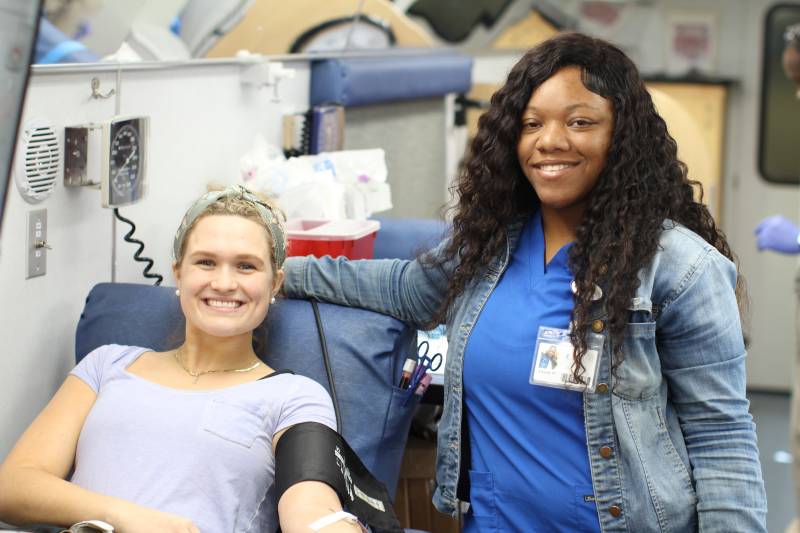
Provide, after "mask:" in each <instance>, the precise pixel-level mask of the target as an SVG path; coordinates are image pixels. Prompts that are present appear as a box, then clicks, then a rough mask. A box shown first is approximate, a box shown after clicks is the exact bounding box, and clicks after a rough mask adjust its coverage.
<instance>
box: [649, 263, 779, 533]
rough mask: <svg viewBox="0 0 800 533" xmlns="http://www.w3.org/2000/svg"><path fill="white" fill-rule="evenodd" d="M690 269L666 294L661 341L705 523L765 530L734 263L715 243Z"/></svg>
mask: <svg viewBox="0 0 800 533" xmlns="http://www.w3.org/2000/svg"><path fill="white" fill-rule="evenodd" d="M692 269H693V270H692V271H690V273H689V274H687V276H686V277H685V278H684V279H682V280H681V282H680V284H677V285H676V286H677V288H676V289H674V290H675V291H676V292H675V294H670V295H669V296H667V301H666V302H664V306H663V311H662V313H661V315H660V316H659V317H658V319H657V341H658V352H659V356H660V359H661V366H662V372H663V374H664V376H665V377H666V379H667V382H668V386H669V400H670V402H671V403H672V405H673V406H674V407H675V410H676V413H677V415H678V420H679V422H680V425H681V429H682V431H683V435H684V439H685V442H686V448H687V451H688V454H689V460H690V462H691V466H692V474H693V479H694V482H695V488H696V492H697V498H698V502H697V511H698V517H699V525H700V531H702V532H704V533H708V532H717V531H718V532H725V531H748V532H759V531H763V532H766V525H765V520H766V509H767V505H766V495H765V492H764V482H763V480H762V477H761V466H760V463H759V459H758V447H757V445H756V433H755V424H754V423H753V420H752V417H751V416H750V413H749V410H748V408H749V402H748V401H747V398H746V397H745V386H746V382H745V348H744V342H743V338H742V330H741V322H740V318H739V310H738V305H737V302H736V296H735V293H734V287H735V286H736V268H735V266H734V265H733V264H732V263H731V262H730V261H728V260H727V259H725V258H724V257H723V256H722V255H720V254H719V253H717V252H716V250H710V251H707V252H706V253H705V256H704V257H701V258H700V259H698V261H696V262H695V263H694V264H693V265H692Z"/></svg>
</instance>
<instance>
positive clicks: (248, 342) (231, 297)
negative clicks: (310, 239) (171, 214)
mask: <svg viewBox="0 0 800 533" xmlns="http://www.w3.org/2000/svg"><path fill="white" fill-rule="evenodd" d="M279 216H281V215H280V214H279V212H278V211H277V210H275V209H273V208H272V207H271V206H270V205H269V204H268V203H266V202H264V201H263V200H262V199H259V198H257V197H255V196H254V195H252V194H251V193H250V192H248V191H247V190H246V189H244V188H243V187H230V188H227V189H224V190H221V191H214V192H210V193H208V194H206V195H205V196H203V197H202V198H200V199H199V200H197V202H195V203H194V205H192V207H191V208H190V209H189V210H188V211H187V213H186V215H185V217H184V219H183V222H182V223H181V226H180V228H179V229H178V232H177V234H176V235H175V241H174V249H173V251H174V257H175V263H174V265H173V271H174V274H175V279H176V281H177V286H178V290H177V291H176V294H177V295H178V298H179V299H180V304H181V309H182V310H183V314H184V316H185V318H186V328H185V341H184V342H183V344H181V345H180V346H178V347H177V348H176V349H174V350H169V351H166V352H154V351H151V350H149V349H148V348H146V347H136V346H118V345H107V346H101V347H100V348H98V349H96V350H94V351H93V352H92V353H90V354H88V355H87V356H86V357H85V358H84V359H83V360H82V361H81V362H80V363H79V364H78V366H77V367H76V368H75V369H74V370H73V371H72V372H71V373H70V375H69V376H68V377H67V379H66V380H65V381H64V384H63V385H62V386H61V388H60V389H59V390H58V392H57V393H56V395H55V397H54V398H53V399H52V400H51V401H50V403H49V404H48V405H47V407H45V409H44V410H43V411H42V413H41V414H40V415H39V416H38V417H37V418H36V420H34V422H33V423H32V424H31V426H30V428H28V430H27V431H26V432H25V433H24V434H23V435H22V437H21V438H20V440H19V442H18V443H17V445H16V446H15V447H14V449H13V450H12V451H11V453H10V454H9V456H8V457H7V458H6V460H5V462H4V463H3V465H2V467H1V468H0V519H2V520H4V521H8V522H13V523H20V524H26V523H52V524H60V525H61V524H73V523H76V522H79V521H82V520H89V519H100V520H103V521H105V522H108V523H110V524H111V525H112V526H113V527H114V528H115V531H117V532H119V533H153V532H158V533H173V532H175V533H179V532H180V533H197V532H200V531H201V532H203V533H223V532H225V533H229V532H237V533H239V532H242V533H243V532H254V533H255V532H258V533H261V532H264V533H267V532H269V533H272V532H274V531H276V529H277V528H278V511H280V527H281V528H282V530H283V531H284V532H285V533H289V532H306V531H310V529H309V524H312V523H315V522H316V521H317V520H319V519H323V521H324V522H327V523H328V524H329V525H328V526H327V527H324V531H325V533H335V532H340V533H347V532H358V531H361V528H360V526H358V525H357V524H355V523H348V522H347V521H346V519H347V518H348V517H346V516H343V514H342V513H339V512H338V511H340V510H341V504H340V502H339V499H338V496H337V495H336V492H334V490H333V489H332V488H330V487H329V486H328V485H326V484H324V483H321V482H317V481H301V482H299V483H296V484H294V485H292V486H290V487H289V488H288V489H287V490H286V492H284V493H283V495H282V497H281V498H280V501H278V498H277V496H276V493H275V490H276V489H275V468H276V457H275V453H274V449H275V446H276V445H277V443H278V440H279V439H280V438H281V437H282V435H283V434H284V433H285V432H286V431H287V430H288V429H290V428H291V426H293V425H295V424H299V423H301V422H315V423H319V424H324V425H326V426H328V427H330V428H331V429H334V430H335V428H336V420H335V417H334V411H333V405H332V403H331V400H330V397H329V396H328V393H327V391H325V389H324V388H322V386H321V385H319V384H317V383H316V382H314V381H312V380H310V379H308V378H305V377H302V376H295V375H293V374H291V373H287V372H280V371H277V372H276V371H274V370H273V369H271V368H269V367H268V366H267V365H265V364H264V363H263V362H261V361H260V360H259V358H258V357H257V356H256V354H255V352H254V351H253V330H254V329H255V328H256V327H257V326H258V325H259V324H261V323H262V321H263V320H264V318H265V317H266V315H267V312H268V310H269V307H270V304H272V303H275V299H274V296H275V294H276V293H277V292H278V289H279V288H280V286H281V283H282V281H283V270H282V268H281V267H282V264H283V260H284V257H285V246H286V241H285V237H284V231H283V228H282V224H281V220H280V218H279ZM279 458H280V457H279ZM279 466H280V465H279ZM326 517H327V518H326ZM349 517H350V518H351V519H352V515H349ZM321 527H322V526H321Z"/></svg>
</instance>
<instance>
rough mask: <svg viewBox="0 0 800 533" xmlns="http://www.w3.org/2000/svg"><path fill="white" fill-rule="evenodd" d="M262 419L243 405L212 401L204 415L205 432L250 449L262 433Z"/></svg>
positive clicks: (203, 425)
mask: <svg viewBox="0 0 800 533" xmlns="http://www.w3.org/2000/svg"><path fill="white" fill-rule="evenodd" d="M262 424H263V419H262V417H261V416H260V415H259V414H258V413H255V412H253V411H251V410H249V409H247V408H246V407H244V406H242V405H236V404H233V403H226V402H222V401H219V400H211V401H210V402H209V403H208V405H207V406H206V410H205V412H204V413H203V421H202V428H203V431H206V432H208V433H211V434H212V435H216V436H217V437H220V438H222V439H225V440H227V441H229V442H233V443H235V444H238V445H240V446H244V447H245V448H250V447H251V446H252V445H253V443H254V442H255V440H256V438H257V437H258V435H259V434H260V433H261V426H262Z"/></svg>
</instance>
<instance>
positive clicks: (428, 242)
mask: <svg viewBox="0 0 800 533" xmlns="http://www.w3.org/2000/svg"><path fill="white" fill-rule="evenodd" d="M375 220H377V221H378V222H380V223H381V229H380V230H379V231H378V234H377V235H376V236H375V249H374V253H373V257H374V258H375V259H414V258H415V257H416V256H417V255H419V253H420V252H426V251H428V250H430V249H431V248H434V247H435V246H436V245H438V244H439V242H440V241H442V239H444V238H445V236H446V235H447V232H448V231H449V228H450V225H449V224H447V223H446V222H443V221H441V220H435V219H432V218H381V217H375Z"/></svg>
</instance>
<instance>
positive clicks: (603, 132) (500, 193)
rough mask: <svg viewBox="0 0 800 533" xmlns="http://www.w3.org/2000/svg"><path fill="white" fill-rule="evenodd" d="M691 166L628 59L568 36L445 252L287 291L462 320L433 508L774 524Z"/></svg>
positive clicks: (482, 177)
mask: <svg viewBox="0 0 800 533" xmlns="http://www.w3.org/2000/svg"><path fill="white" fill-rule="evenodd" d="M676 154H677V146H676V143H675V141H674V140H673V139H672V137H670V135H669V133H668V132H667V127H666V124H665V123H664V120H663V119H662V118H661V117H660V116H659V115H658V113H657V112H656V110H655V108H654V106H653V102H652V100H651V98H650V95H649V94H648V92H647V90H646V88H645V86H644V84H643V83H642V80H641V79H640V77H639V73H638V71H637V69H636V66H635V65H634V64H633V62H631V60H630V59H629V58H628V57H626V56H625V54H624V53H623V52H622V51H620V50H619V49H617V48H616V47H614V46H613V45H611V44H609V43H607V42H604V41H600V40H597V39H592V38H590V37H586V36H583V35H580V34H565V35H560V36H557V37H555V38H553V39H550V40H548V41H546V42H544V43H542V44H541V45H540V46H538V47H536V48H534V49H533V50H531V51H529V52H528V53H527V54H526V55H525V56H524V57H523V58H522V59H521V60H520V61H519V62H518V63H517V64H516V65H515V66H514V67H513V69H512V70H511V72H510V74H509V76H508V80H507V81H506V83H505V85H504V86H503V87H502V88H501V89H500V90H498V91H497V92H496V93H495V95H494V96H493V97H492V100H491V107H490V109H489V110H488V111H487V112H486V113H485V114H484V115H483V116H482V117H481V120H480V122H479V130H478V133H477V135H476V137H475V139H474V140H473V141H472V144H471V153H470V155H469V157H468V160H467V162H466V165H465V168H464V171H463V172H462V174H461V176H460V178H459V182H458V186H457V192H458V205H457V207H456V212H455V217H454V220H453V232H452V235H451V237H450V238H449V239H447V240H445V241H444V242H443V243H442V244H440V245H439V247H438V248H436V249H435V250H433V251H432V252H430V253H428V254H426V255H425V256H424V257H423V258H421V259H419V260H416V261H411V262H408V261H399V260H398V261H353V262H348V261H344V260H331V259H322V260H319V261H315V260H313V259H310V258H309V259H292V260H290V261H288V262H287V267H286V272H287V274H286V286H285V290H286V292H287V294H289V295H290V296H297V295H301V294H303V295H306V294H308V295H313V296H316V297H319V298H322V299H326V300H330V301H334V302H337V303H343V304H348V305H358V306H364V307H368V308H371V309H375V310H378V311H382V312H385V313H389V314H392V315H394V316H396V317H398V318H400V319H402V320H405V321H407V322H410V323H414V324H417V325H419V326H421V327H430V326H431V325H434V324H437V323H446V324H447V326H448V335H449V351H448V354H447V365H446V370H445V399H444V413H443V416H442V420H441V423H440V425H439V445H438V460H437V483H438V486H437V489H436V494H435V496H434V503H435V504H436V506H437V508H438V509H439V510H440V511H442V512H445V513H449V514H455V513H456V512H457V510H458V509H459V503H460V502H465V501H469V502H470V506H469V511H468V512H467V514H466V515H465V527H464V531H466V532H469V533H472V532H481V533H483V532H493V531H503V532H506V531H520V532H523V531H524V532H532V531H533V532H553V531H563V532H567V531H602V532H605V533H609V532H629V533H645V532H680V533H684V532H690V531H696V530H700V531H702V532H712V531H713V532H726V533H727V532H732V531H746V532H761V531H766V527H765V517H766V498H765V494H764V486H763V481H762V478H761V469H760V465H759V460H758V449H757V446H756V434H755V427H754V424H753V421H752V418H751V416H750V414H749V412H748V401H747V399H746V398H745V363H744V360H745V349H744V345H743V340H742V331H741V325H740V317H739V307H738V305H737V300H738V298H737V296H739V295H740V293H741V291H740V287H741V285H740V283H739V282H738V281H737V268H736V265H735V264H734V263H733V255H732V253H731V251H730V248H729V246H728V243H727V242H726V240H725V237H724V235H723V234H722V233H721V231H719V229H718V228H717V227H716V225H715V223H714V220H713V219H712V217H711V215H710V214H709V212H708V210H707V209H706V207H705V206H704V205H703V204H701V203H699V202H697V201H695V199H694V193H695V188H699V184H697V183H696V182H692V181H690V180H689V179H688V178H687V169H686V166H685V165H684V164H683V163H681V162H680V161H679V160H678V159H677V155H676ZM547 345H557V346H558V347H559V350H558V353H559V354H560V355H562V357H561V358H559V365H558V372H552V371H551V372H546V371H545V369H542V368H539V367H538V365H537V364H536V363H537V360H538V359H537V354H539V356H540V357H541V355H542V354H545V353H546V352H547V350H548V349H549V348H548V347H547ZM565 347H566V348H567V349H564V348H565ZM565 354H569V355H570V356H571V357H569V358H566V359H565V357H563V356H564V355H565Z"/></svg>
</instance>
